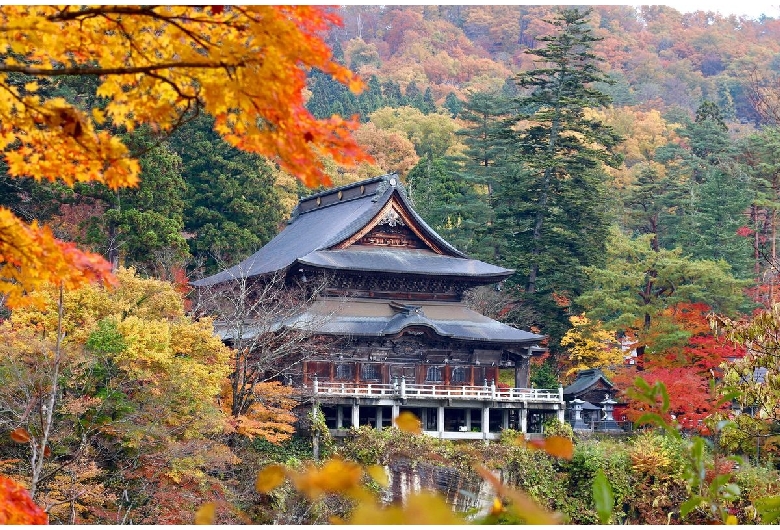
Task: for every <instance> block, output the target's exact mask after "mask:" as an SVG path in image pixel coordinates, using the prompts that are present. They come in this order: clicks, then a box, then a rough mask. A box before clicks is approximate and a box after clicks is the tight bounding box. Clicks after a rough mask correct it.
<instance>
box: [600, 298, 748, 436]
mask: <svg viewBox="0 0 780 530" xmlns="http://www.w3.org/2000/svg"><path fill="white" fill-rule="evenodd" d="M709 314H710V308H709V307H708V306H707V305H706V304H701V303H681V304H676V305H675V306H673V307H671V308H669V309H668V310H666V311H665V312H664V315H663V317H665V318H669V319H673V321H674V323H675V324H676V326H677V327H678V330H682V331H683V332H684V335H683V336H687V339H685V340H684V341H682V342H681V343H680V344H679V345H676V346H672V347H668V348H666V349H665V350H663V351H658V352H654V353H653V354H651V355H645V357H646V360H645V359H642V360H641V361H640V362H642V366H643V368H644V369H643V370H642V371H641V372H636V370H635V366H626V367H624V369H623V370H621V371H620V372H619V373H618V375H617V376H616V377H615V383H616V384H617V386H618V387H620V388H624V389H625V388H630V387H631V384H632V383H631V382H632V381H633V378H634V377H636V376H637V375H641V377H642V378H643V379H645V380H646V381H647V382H648V383H649V384H650V385H651V386H652V385H654V384H656V383H658V382H660V383H663V384H664V385H665V386H666V389H667V391H668V394H669V402H670V403H669V411H668V413H669V416H668V417H669V418H670V419H671V415H674V418H675V419H676V421H677V423H678V424H680V425H681V426H682V427H683V428H685V429H689V430H693V431H702V430H706V429H707V426H706V424H705V421H704V420H705V419H707V418H708V417H710V416H711V415H712V414H713V413H714V412H716V411H718V410H719V409H721V408H723V405H722V403H720V402H719V400H720V395H719V393H718V392H717V391H716V390H715V389H714V387H712V386H711V385H714V382H715V380H716V379H720V378H722V376H723V372H722V368H721V367H722V366H723V365H724V363H726V362H728V361H731V360H734V359H739V358H741V357H743V356H744V355H745V349H744V348H743V347H740V346H739V345H737V344H735V343H734V342H732V341H730V340H728V339H727V338H726V337H722V336H718V335H717V334H716V333H714V332H713V330H712V329H711V327H710V324H709V321H708V319H707V316H708V315H709ZM651 339H652V335H651ZM645 412H647V409H646V407H645V406H644V404H643V403H641V402H637V401H634V400H631V399H629V400H628V408H627V409H626V410H625V413H626V415H627V417H628V418H629V419H630V420H632V421H635V420H636V419H637V418H639V417H640V416H641V415H642V414H643V413H645Z"/></svg>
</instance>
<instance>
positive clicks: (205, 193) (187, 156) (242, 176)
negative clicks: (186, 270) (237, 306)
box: [170, 116, 282, 272]
mask: <svg viewBox="0 0 780 530" xmlns="http://www.w3.org/2000/svg"><path fill="white" fill-rule="evenodd" d="M212 127H213V121H212V119H211V118H209V117H205V116H201V117H199V118H198V119H196V120H194V121H193V122H191V123H188V124H187V125H185V126H184V127H182V128H180V129H179V130H178V131H177V132H176V133H175V135H174V136H173V137H172V138H171V139H170V143H171V146H172V148H173V150H174V151H175V152H177V153H178V154H179V155H180V156H181V159H182V173H183V175H184V179H185V181H186V183H187V194H186V196H185V212H184V213H185V218H184V224H185V230H186V231H187V232H188V233H190V234H191V238H190V239H189V240H188V242H189V245H190V252H191V253H192V255H193V256H194V257H195V258H197V261H199V262H202V263H203V264H204V265H205V270H206V272H213V271H216V270H217V269H218V268H219V267H220V266H224V265H225V264H232V263H235V262H236V261H238V260H240V259H242V258H244V257H246V256H247V255H249V254H251V253H252V252H254V251H256V250H257V249H259V248H260V247H261V246H263V245H264V244H265V243H267V242H268V241H269V240H270V239H271V238H273V237H274V236H275V235H276V234H277V232H278V227H279V223H280V222H281V218H282V207H281V203H280V199H279V196H278V193H277V192H276V190H275V189H274V183H275V178H274V174H273V168H272V167H271V165H270V164H269V163H268V162H267V161H265V160H264V159H262V158H260V157H258V156H255V155H252V154H251V153H246V152H243V151H239V150H238V149H236V148H234V147H231V146H230V145H228V144H227V143H226V142H224V141H223V140H222V139H221V138H220V137H219V136H218V135H217V133H216V132H214V130H213V128H212Z"/></svg>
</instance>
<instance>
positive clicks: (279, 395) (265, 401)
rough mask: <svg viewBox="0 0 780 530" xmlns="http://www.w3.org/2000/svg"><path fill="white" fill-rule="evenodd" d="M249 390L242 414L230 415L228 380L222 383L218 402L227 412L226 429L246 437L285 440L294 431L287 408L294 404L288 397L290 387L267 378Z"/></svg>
mask: <svg viewBox="0 0 780 530" xmlns="http://www.w3.org/2000/svg"><path fill="white" fill-rule="evenodd" d="M252 390H253V398H252V400H251V401H250V405H249V409H248V410H247V411H246V412H244V413H242V414H238V415H232V414H231V409H232V406H233V392H232V389H231V387H230V384H229V383H226V384H225V386H224V388H223V392H222V399H221V400H220V404H221V406H222V410H223V411H224V412H225V415H226V416H227V420H226V428H227V430H228V431H230V432H237V433H239V434H242V435H244V436H247V437H248V438H254V437H255V436H259V437H261V438H264V439H266V440H268V441H269V442H271V443H279V442H283V441H285V440H288V439H289V438H290V437H291V436H292V434H293V433H294V432H295V428H294V427H293V426H292V424H293V423H294V422H295V421H296V417H295V415H293V414H292V412H291V411H292V409H293V408H294V407H295V405H296V404H297V402H296V401H295V400H294V399H293V398H292V393H293V389H292V387H289V386H284V385H282V384H281V383H279V382H278V381H271V382H267V383H257V384H255V385H254V388H253V389H252Z"/></svg>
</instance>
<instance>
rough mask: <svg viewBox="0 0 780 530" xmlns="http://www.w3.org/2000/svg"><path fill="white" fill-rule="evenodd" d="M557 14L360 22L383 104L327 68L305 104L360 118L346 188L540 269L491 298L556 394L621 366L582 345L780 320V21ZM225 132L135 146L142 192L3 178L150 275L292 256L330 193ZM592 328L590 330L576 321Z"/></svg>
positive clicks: (191, 122) (485, 253) (659, 345)
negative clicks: (576, 371)
mask: <svg viewBox="0 0 780 530" xmlns="http://www.w3.org/2000/svg"><path fill="white" fill-rule="evenodd" d="M557 12H558V11H557V8H555V7H554V6H424V7H414V6H396V7H389V6H344V7H341V8H339V9H338V10H337V13H338V15H339V16H340V17H341V19H342V21H343V24H342V25H341V26H331V28H330V31H329V33H327V34H326V35H325V38H326V39H325V40H326V42H327V43H328V44H329V46H330V47H331V49H332V50H333V56H334V58H335V59H336V60H337V61H340V62H341V63H342V64H343V65H345V66H347V67H349V68H350V69H352V70H353V71H354V72H357V73H358V74H359V75H360V76H361V77H362V79H363V80H364V82H365V87H364V90H363V91H362V92H361V93H358V94H355V93H353V92H351V91H350V89H349V88H348V87H346V86H345V85H344V84H342V83H340V82H339V81H336V80H335V79H333V78H332V77H331V76H330V75H329V74H326V73H324V72H322V71H320V70H317V69H313V70H311V71H310V73H309V77H308V81H307V85H306V87H307V88H306V89H305V97H306V98H307V99H306V106H307V108H308V109H309V110H310V111H311V112H312V113H313V115H314V116H315V117H317V118H321V119H327V118H329V117H330V116H332V115H341V116H345V117H349V116H355V117H357V119H358V120H359V122H360V124H361V125H360V127H359V128H358V129H357V131H356V132H355V138H356V139H357V140H358V142H359V143H360V144H361V145H362V146H363V147H364V148H365V150H366V151H367V152H368V153H369V154H370V155H372V156H373V157H374V162H373V163H367V162H363V163H361V164H360V165H358V166H357V167H355V168H352V169H344V168H343V167H340V166H338V165H337V164H335V163H334V162H333V161H332V160H331V159H330V158H328V157H323V158H320V159H319V161H320V163H321V164H323V165H324V168H325V171H327V173H328V175H329V177H330V178H331V180H332V181H333V182H334V183H335V184H344V183H347V182H351V181H355V180H358V179H361V178H367V177H371V176H375V175H377V174H380V173H384V172H397V173H398V174H399V175H400V176H401V177H402V179H403V181H404V183H405V185H406V187H407V189H408V191H409V194H410V196H411V197H412V200H413V201H414V203H415V204H416V206H417V208H418V210H419V212H420V213H421V214H422V215H423V216H424V218H425V219H426V220H427V221H428V223H429V224H431V225H432V226H433V227H434V228H435V229H436V230H438V231H439V232H440V233H441V234H442V235H444V236H445V237H446V238H447V239H448V240H450V241H451V242H452V243H453V244H455V245H456V246H457V247H458V248H460V249H461V250H463V251H465V252H467V253H469V254H471V255H473V256H475V257H477V258H480V259H483V260H486V261H489V262H493V263H497V264H500V265H503V266H506V267H511V268H514V269H516V271H517V272H516V274H515V275H514V276H513V277H512V278H511V279H510V280H509V281H507V282H506V285H504V286H503V288H502V290H501V292H500V293H492V294H489V295H486V294H485V293H476V294H475V296H474V303H475V304H482V310H485V311H487V310H488V306H490V307H492V308H494V309H493V313H494V315H496V316H497V315H500V317H501V319H502V320H505V321H507V322H510V323H512V324H514V325H516V326H518V327H522V328H526V329H533V330H536V331H539V332H542V333H544V334H547V335H549V337H550V341H549V345H548V346H549V348H550V353H551V357H552V359H551V361H550V364H549V365H548V366H546V367H544V368H545V369H540V370H539V371H538V374H537V381H536V382H537V384H539V385H542V386H551V385H553V386H554V385H556V384H557V383H558V381H559V380H561V379H560V378H563V379H562V380H563V381H566V380H567V377H570V376H571V373H572V372H573V368H574V367H577V366H579V367H582V366H585V365H586V364H588V363H590V364H593V363H594V362H596V363H597V364H598V362H601V363H602V364H610V363H613V362H614V361H615V359H617V358H618V357H619V356H620V355H619V354H618V353H616V351H613V352H612V353H609V354H603V353H599V352H597V351H595V352H594V351H590V352H574V351H572V348H564V347H561V343H560V341H561V340H562V339H563V338H564V337H565V336H566V335H567V333H568V334H572V333H573V334H578V333H579V334H581V333H586V334H588V333H590V334H598V333H600V332H602V328H603V330H605V331H607V332H609V333H617V336H618V337H619V338H620V341H621V344H623V345H624V346H626V345H630V344H633V345H634V346H636V347H637V348H638V352H639V353H640V354H642V353H644V352H645V351H647V352H654V353H656V354H660V353H663V352H667V353H668V352H669V351H671V350H670V348H672V349H675V348H676V349H677V350H679V348H684V347H690V343H689V341H690V340H692V337H694V336H696V334H697V333H698V331H695V329H694V328H695V326H694V328H692V327H691V324H690V323H689V322H688V320H690V319H687V318H679V314H680V313H679V311H677V308H679V307H682V306H681V305H680V304H688V306H686V307H696V308H698V309H697V311H698V315H699V317H698V319H699V320H700V321H701V320H702V319H704V318H705V316H706V315H707V314H709V313H710V312H715V313H719V314H724V315H728V316H736V315H738V314H747V313H749V312H750V311H752V310H753V309H754V308H756V307H761V306H764V307H768V306H769V304H770V301H771V300H774V299H775V298H774V297H775V287H774V285H775V268H773V264H774V263H775V256H776V250H775V244H776V243H775V241H776V237H775V235H776V234H775V232H776V221H777V219H776V217H777V215H776V206H777V200H778V198H777V193H778V189H777V187H778V185H780V184H778V182H777V175H776V173H777V168H778V163H777V161H776V160H775V158H776V157H775V152H776V148H775V146H776V145H778V143H779V142H780V133H778V131H777V129H776V127H775V124H776V118H777V117H778V115H780V104H778V100H777V96H778V91H777V90H776V86H777V85H776V80H777V76H778V74H780V21H778V20H774V19H772V18H763V19H761V20H750V19H741V18H737V17H733V16H731V17H723V16H720V15H717V14H713V13H704V12H696V13H680V12H678V11H676V10H675V9H672V8H669V7H663V6H644V7H641V8H636V9H635V8H633V7H630V6H597V7H593V8H591V9H590V10H589V11H587V14H584V15H582V16H580V17H579V18H576V20H575V19H572V20H568V21H563V22H562V21H560V20H559V21H558V22H557V23H555V24H553V23H552V21H554V20H555V16H556V13H557ZM556 24H557V26H556ZM562 36H563V37H562ZM569 65H571V68H570V66H569ZM569 76H571V79H570V78H569ZM26 81H28V79H27V78H25V77H24V75H22V74H19V75H17V76H16V78H15V81H14V82H15V83H17V84H19V85H23V84H24V83H25V82H26ZM569 81H572V83H573V84H571V85H570V86H568V88H567V90H568V92H567V93H566V94H557V96H556V95H555V94H554V91H555V89H556V86H558V84H559V83H562V84H566V83H569ZM97 86H98V85H97V83H96V82H95V79H94V78H93V77H88V76H68V77H58V78H52V79H47V80H45V81H44V82H42V83H41V86H40V88H39V90H40V91H42V93H44V94H46V95H49V96H51V97H55V96H59V97H63V98H65V100H67V101H70V102H72V103H74V104H75V105H77V106H79V107H80V108H83V109H85V110H90V109H93V108H96V109H101V108H103V107H105V104H106V103H105V100H104V99H103V98H101V97H100V96H98V95H97V92H96V90H97ZM549 109H558V110H560V112H559V113H558V114H557V115H554V114H555V112H558V110H556V111H555V112H553V113H550V112H549ZM213 127H214V122H213V121H212V120H211V118H209V117H208V116H194V115H193V116H188V117H186V119H184V120H182V123H181V124H180V126H179V127H178V128H177V129H176V131H175V132H174V133H173V134H172V135H171V136H167V135H163V136H161V135H160V133H159V131H155V130H153V128H150V127H147V126H144V127H140V128H138V129H136V130H134V131H133V132H132V133H130V132H128V133H125V136H126V139H127V143H128V145H129V146H130V147H131V149H132V150H133V151H134V152H135V153H137V154H139V155H140V161H141V176H142V178H141V184H140V187H139V188H137V189H120V190H110V189H109V188H108V187H106V186H105V185H103V184H97V183H78V184H77V185H76V186H75V187H74V188H69V187H66V186H62V185H60V184H58V183H56V182H55V183H34V182H31V181H20V180H18V179H15V178H10V177H7V176H0V189H2V194H0V199H1V200H2V204H3V205H5V206H7V207H8V208H9V209H10V210H11V211H13V212H15V213H16V214H17V215H18V216H19V217H20V218H22V219H25V220H27V221H31V220H34V219H35V220H38V221H40V222H46V223H48V224H50V225H51V226H52V227H53V228H54V229H55V233H56V235H58V236H59V237H61V238H63V239H65V240H69V241H75V242H77V243H78V244H79V245H82V246H83V247H86V248H89V249H91V250H93V251H95V252H98V253H100V254H102V255H103V256H105V257H106V258H108V259H109V261H111V262H114V263H119V264H123V265H126V266H133V267H135V268H136V269H138V270H139V271H141V272H143V273H145V274H151V275H153V276H155V277H159V278H166V279H176V278H178V279H181V278H183V277H184V275H185V274H186V275H187V276H188V277H189V278H197V277H200V276H203V275H205V274H209V273H212V272H214V271H215V270H217V269H219V268H221V267H224V266H226V265H229V264H233V263H235V262H237V261H238V260H240V259H241V258H243V257H245V256H247V255H249V254H251V253H252V252H254V251H255V250H257V249H258V248H259V247H260V246H262V245H263V244H264V243H266V242H267V241H269V240H270V239H271V238H272V237H273V236H274V235H275V234H276V233H277V232H278V230H279V229H280V228H281V227H282V226H283V222H284V220H285V219H286V217H287V216H288V215H289V213H290V211H291V210H292V208H293V206H294V205H295V203H296V200H297V197H298V196H301V195H304V194H307V193H309V192H310V191H311V190H307V189H306V188H305V187H303V186H302V185H301V184H300V183H299V181H298V180H296V179H295V178H293V176H292V175H291V174H290V173H287V172H285V171H284V170H282V169H280V168H279V167H278V166H276V165H275V164H273V163H271V162H269V161H268V160H266V159H264V158H263V157H261V156H258V155H257V154H252V153H247V152H244V151H240V150H238V149H236V148H235V147H233V146H231V145H229V144H228V143H227V142H226V141H225V140H224V139H222V137H221V136H220V135H219V134H217V133H216V132H215V131H214V129H213ZM485 296H488V298H490V300H489V301H488V300H486V299H485ZM578 315H580V316H578ZM582 315H587V318H585V320H584V321H587V322H588V323H589V324H588V325H587V326H585V328H587V329H583V328H582V325H580V326H579V327H576V326H575V327H573V326H572V318H574V317H577V318H584V317H583V316H582ZM578 322H583V320H578ZM566 340H567V341H570V340H572V339H571V336H569V338H567V339H566ZM616 347H617V346H616ZM677 350H675V351H677ZM579 356H584V357H583V358H582V359H580V357H579ZM666 357H668V355H653V356H650V357H648V358H647V359H648V360H647V362H648V363H649V367H652V364H653V362H654V361H653V359H659V358H666ZM678 357H679V356H678ZM576 359H580V360H576ZM583 359H590V360H589V361H586V360H583ZM594 359H596V360H594ZM599 359H600V361H598V360H599ZM583 363H584V364H583ZM662 364H663V365H664V366H663V368H664V369H671V368H673V367H674V366H675V363H671V365H670V363H669V362H666V361H665V362H664V363H662ZM683 364H684V363H683ZM700 382H701V383H702V384H703V383H704V380H703V379H702V380H701V381H700Z"/></svg>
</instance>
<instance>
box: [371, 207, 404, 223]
mask: <svg viewBox="0 0 780 530" xmlns="http://www.w3.org/2000/svg"><path fill="white" fill-rule="evenodd" d="M377 224H378V225H388V226H391V227H395V226H399V225H400V226H406V223H404V221H403V219H401V216H400V215H399V214H398V212H397V211H396V209H395V208H389V209H388V210H387V211H386V212H385V213H384V215H382V218H381V219H379V222H378V223H377Z"/></svg>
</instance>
